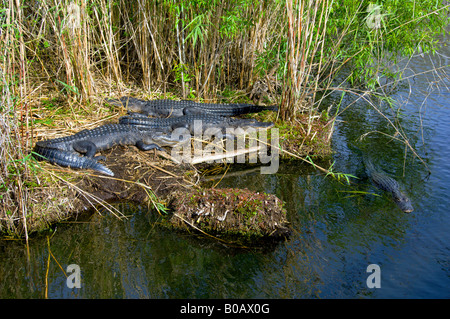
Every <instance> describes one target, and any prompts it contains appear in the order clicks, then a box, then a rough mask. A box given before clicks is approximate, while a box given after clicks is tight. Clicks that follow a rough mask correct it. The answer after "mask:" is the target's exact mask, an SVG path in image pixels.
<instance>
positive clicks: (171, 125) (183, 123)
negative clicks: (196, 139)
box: [119, 113, 273, 134]
mask: <svg viewBox="0 0 450 319" xmlns="http://www.w3.org/2000/svg"><path fill="white" fill-rule="evenodd" d="M119 123H120V124H127V125H132V126H136V127H139V128H146V129H149V128H150V129H154V130H158V131H161V132H164V133H168V132H171V131H173V130H175V129H177V128H186V129H188V130H189V132H190V133H191V134H194V133H195V132H194V131H195V129H196V127H199V128H201V129H202V132H204V131H205V130H206V129H213V130H216V132H219V131H220V132H222V133H225V132H226V129H227V128H232V129H236V128H242V129H247V128H249V127H253V128H270V127H272V126H273V123H272V122H258V121H256V120H254V119H235V118H229V117H223V116H216V115H212V114H206V113H204V114H196V115H184V116H180V117H168V118H152V117H145V116H129V115H127V116H122V117H121V118H119ZM196 125H198V126H196ZM200 125H201V126H200Z"/></svg>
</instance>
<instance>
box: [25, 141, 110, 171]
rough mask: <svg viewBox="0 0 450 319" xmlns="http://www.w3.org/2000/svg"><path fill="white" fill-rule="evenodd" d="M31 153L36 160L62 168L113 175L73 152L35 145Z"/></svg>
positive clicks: (106, 169) (92, 161)
mask: <svg viewBox="0 0 450 319" xmlns="http://www.w3.org/2000/svg"><path fill="white" fill-rule="evenodd" d="M33 151H34V153H33V155H34V157H35V158H37V159H38V160H47V161H49V162H50V163H52V164H57V165H59V166H63V167H70V168H80V169H92V170H94V171H97V172H100V173H103V174H106V175H109V176H114V173H113V172H112V171H111V170H110V169H109V168H107V167H106V166H103V165H102V164H100V163H97V161H96V160H94V159H92V158H90V157H85V156H79V155H77V154H76V153H73V152H68V151H63V150H58V149H55V148H47V147H41V146H39V145H36V146H35V148H34V150H33Z"/></svg>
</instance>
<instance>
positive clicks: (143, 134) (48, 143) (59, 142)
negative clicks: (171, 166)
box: [34, 124, 190, 176]
mask: <svg viewBox="0 0 450 319" xmlns="http://www.w3.org/2000/svg"><path fill="white" fill-rule="evenodd" d="M180 138H183V136H179V137H177V138H176V139H172V138H171V137H170V136H169V135H165V134H161V133H158V132H156V131H155V130H153V129H150V128H147V129H143V128H138V127H135V126H130V125H121V124H105V125H102V126H99V127H96V128H94V129H90V130H83V131H80V132H78V133H75V134H73V135H70V136H66V137H60V138H55V139H51V140H45V141H39V142H37V143H36V146H35V148H34V154H35V155H36V156H37V158H38V159H41V160H42V159H46V160H48V161H49V162H51V163H54V164H58V165H61V166H65V167H72V168H91V169H93V170H96V171H98V172H101V173H104V174H106V175H111V176H114V174H113V173H112V171H111V170H109V169H108V168H106V167H105V166H103V165H101V164H99V163H97V161H98V160H100V159H104V156H94V155H95V154H96V153H97V151H103V150H106V149H108V148H111V147H113V146H114V145H135V146H136V147H137V148H139V149H140V150H143V151H149V150H152V149H158V150H162V149H161V146H175V145H178V144H182V143H185V142H187V141H188V139H186V138H185V139H183V140H181V139H180ZM189 140H190V137H189ZM78 153H81V154H84V156H79V154H78Z"/></svg>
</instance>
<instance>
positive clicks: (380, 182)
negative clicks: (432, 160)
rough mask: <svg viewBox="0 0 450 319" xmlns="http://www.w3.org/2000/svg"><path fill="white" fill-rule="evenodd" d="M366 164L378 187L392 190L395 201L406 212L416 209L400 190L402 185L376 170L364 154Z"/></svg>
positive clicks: (388, 190) (368, 172)
mask: <svg viewBox="0 0 450 319" xmlns="http://www.w3.org/2000/svg"><path fill="white" fill-rule="evenodd" d="M363 161H364V164H365V165H366V171H367V174H368V175H369V176H370V178H371V180H372V182H373V183H374V184H375V186H377V187H378V188H380V189H382V190H384V191H387V192H390V193H391V194H392V197H393V198H394V201H395V203H396V204H397V205H398V207H400V209H401V210H402V211H404V212H405V213H410V212H412V211H413V210H414V208H413V207H412V205H411V201H410V200H409V198H408V197H407V196H406V195H405V194H403V193H402V192H401V191H400V186H399V185H398V182H397V181H396V180H394V179H393V178H391V177H389V176H387V175H385V174H384V173H382V172H379V171H376V170H375V167H374V165H373V163H372V161H370V160H369V159H368V158H366V156H363Z"/></svg>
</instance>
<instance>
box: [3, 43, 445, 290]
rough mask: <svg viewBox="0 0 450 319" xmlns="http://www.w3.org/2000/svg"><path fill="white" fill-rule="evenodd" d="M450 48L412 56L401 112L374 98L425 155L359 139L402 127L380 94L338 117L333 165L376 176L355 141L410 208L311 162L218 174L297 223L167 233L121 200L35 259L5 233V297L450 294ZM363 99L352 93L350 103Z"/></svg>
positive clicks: (38, 244)
mask: <svg viewBox="0 0 450 319" xmlns="http://www.w3.org/2000/svg"><path fill="white" fill-rule="evenodd" d="M449 56H450V50H449V48H448V47H447V48H444V49H443V50H441V52H440V53H439V54H438V55H435V56H432V57H429V56H424V57H421V56H418V57H416V58H414V59H413V60H412V61H410V62H409V64H407V65H406V64H405V65H403V66H402V67H405V66H407V72H406V73H405V76H406V77H408V78H407V80H406V81H405V82H403V84H402V85H401V86H400V87H399V88H398V90H397V91H396V92H395V93H394V94H393V95H392V97H394V98H395V99H396V101H397V102H396V103H395V105H394V112H392V111H389V106H388V105H386V104H383V105H380V103H379V102H374V103H375V105H376V106H378V107H381V108H382V110H383V112H385V114H387V115H388V116H389V118H390V119H391V120H392V121H393V122H394V123H398V124H399V125H401V127H402V129H403V130H404V133H405V134H406V136H407V137H408V139H409V141H410V143H411V145H412V146H413V147H414V148H415V150H416V151H417V153H418V155H419V156H420V157H421V158H422V159H423V161H424V162H425V163H426V165H425V164H423V163H422V162H421V161H420V160H419V159H418V158H417V157H414V156H412V153H411V151H408V152H406V155H405V147H404V144H402V143H400V142H397V141H395V140H393V139H392V138H390V137H388V136H385V135H382V134H379V133H372V134H368V135H367V136H366V138H365V139H364V140H363V141H362V142H359V141H358V138H359V137H361V135H363V134H365V133H367V132H370V131H379V132H383V133H386V134H391V135H392V134H394V133H395V130H394V129H392V128H391V127H390V126H389V125H388V124H387V122H386V120H385V119H384V118H383V117H381V116H380V115H379V114H378V113H377V112H376V111H375V110H374V108H373V107H372V106H371V105H370V104H369V103H367V102H364V101H357V102H355V103H354V104H353V105H352V106H351V107H349V108H348V109H347V110H346V111H345V112H344V113H343V114H342V116H341V117H340V121H339V122H338V123H337V124H336V131H335V134H334V138H333V148H334V151H335V154H334V155H333V160H335V166H334V171H336V172H346V173H350V174H353V175H356V176H360V177H363V176H364V167H363V164H362V163H361V157H360V155H359V154H358V153H357V152H355V151H354V150H353V149H352V148H350V147H349V144H357V145H358V146H360V147H361V148H363V149H364V151H365V152H367V153H368V154H369V155H370V156H371V157H372V159H373V161H374V162H375V163H376V164H377V165H378V166H380V167H382V168H383V169H384V170H385V171H386V172H388V173H389V174H390V175H391V176H394V177H396V179H397V180H398V181H399V182H400V183H401V185H402V187H403V190H404V191H405V193H407V194H408V195H409V197H410V198H411V201H412V203H413V206H414V208H415V210H414V212H413V213H411V214H405V213H402V212H401V211H400V210H399V209H398V208H397V206H396V205H395V203H394V202H393V201H392V200H391V199H390V198H389V197H388V196H386V195H383V193H381V192H379V191H378V190H377V189H375V188H374V187H373V186H371V184H370V183H369V182H368V181H367V180H366V179H364V178H361V179H359V180H353V182H352V184H351V185H346V184H345V183H340V182H338V181H336V180H333V179H332V178H330V177H325V176H324V175H323V174H321V173H319V172H318V171H316V170H314V169H313V168H311V166H308V165H304V164H302V163H299V162H287V163H282V164H281V166H280V170H279V171H278V173H277V174H273V175H260V174H259V173H258V172H254V171H253V172H252V171H250V172H243V173H242V174H241V175H239V176H238V177H233V178H225V179H224V180H223V181H222V182H221V183H220V184H219V185H220V186H223V187H226V186H232V187H248V188H250V189H253V190H257V191H265V192H268V193H273V194H276V195H277V196H278V197H279V198H281V199H282V200H284V201H285V202H286V207H287V210H288V217H289V220H290V222H291V226H292V228H293V229H294V233H293V235H292V237H291V238H290V239H289V240H287V241H285V242H281V243H280V244H279V245H277V246H276V247H275V248H273V249H271V250H268V251H267V250H266V251H261V250H257V249H235V248H229V247H225V246H223V245H222V244H220V243H218V242H216V241H214V240H211V239H207V238H198V237H195V236H192V235H189V234H179V233H173V232H170V231H167V230H163V229H161V228H159V227H158V224H157V221H158V218H157V215H155V213H152V212H149V211H148V210H147V209H146V208H142V207H132V206H128V205H124V204H122V205H121V206H119V207H120V208H121V209H122V210H123V211H124V213H125V214H126V215H127V216H128V219H126V220H118V219H117V218H116V217H114V216H111V215H110V214H108V213H104V214H103V215H102V216H100V215H98V214H97V215H95V216H94V217H93V218H91V219H89V220H87V221H86V222H84V223H76V224H70V225H66V226H63V225H62V226H59V227H58V229H57V231H56V232H55V234H54V235H53V236H51V237H50V236H49V238H48V239H47V237H45V236H44V237H42V238H35V239H33V240H32V241H31V244H30V251H29V259H28V258H27V252H26V249H25V247H24V245H23V244H22V243H20V242H11V241H8V242H5V241H3V242H1V243H0V297H1V298H45V297H48V298H450V235H449V230H450V210H449V207H450V200H449V198H450V197H449V195H448V194H449V188H450V181H449V179H450V160H449V159H450V147H449V146H448V141H449V135H450V106H449V97H450V94H449V90H448V87H449V85H450V81H449V78H448V77H449V68H448V65H449V64H450V59H449ZM442 66H447V68H441V67H442ZM433 68H439V69H438V70H437V71H436V72H430V71H429V70H431V69H433ZM423 72H425V73H423ZM413 75H414V76H413ZM339 98H340V97H339V96H337V97H335V98H333V97H332V98H330V103H333V102H334V103H337V101H338V100H339ZM354 101H355V100H354V98H353V97H350V96H348V95H347V96H345V97H344V105H348V104H350V103H353V102H354ZM398 110H400V112H397V111H398ZM393 113H394V114H393ZM396 114H397V115H398V116H394V115H396ZM328 165H329V163H326V166H328ZM428 169H429V171H431V175H430V176H429V177H428V178H427V175H428ZM358 192H365V193H366V194H361V193H358ZM376 195H380V196H376ZM49 250H50V251H51V253H52V255H50V254H49ZM49 256H50V257H49ZM69 264H77V265H79V267H80V269H81V288H73V289H70V288H68V287H67V281H66V274H64V272H65V271H66V268H67V266H68V265H69ZM370 264H376V265H378V266H379V267H380V285H381V287H380V288H369V287H368V286H367V281H366V280H367V278H368V276H369V275H370V274H371V273H368V272H367V267H368V266H369V265H370ZM67 275H69V273H68V274H67Z"/></svg>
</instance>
